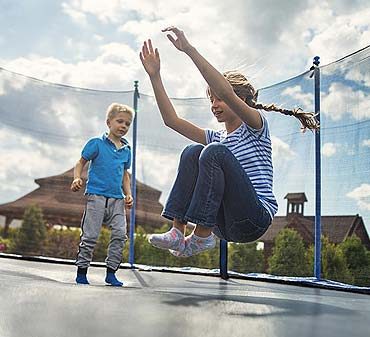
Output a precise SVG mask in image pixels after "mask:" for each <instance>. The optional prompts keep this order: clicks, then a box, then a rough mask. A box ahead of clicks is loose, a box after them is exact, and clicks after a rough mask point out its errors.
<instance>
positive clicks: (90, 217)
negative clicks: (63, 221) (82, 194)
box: [76, 194, 127, 270]
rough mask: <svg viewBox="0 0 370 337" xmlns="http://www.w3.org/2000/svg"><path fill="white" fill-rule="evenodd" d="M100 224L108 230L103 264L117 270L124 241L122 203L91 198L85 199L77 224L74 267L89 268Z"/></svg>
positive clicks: (110, 199)
mask: <svg viewBox="0 0 370 337" xmlns="http://www.w3.org/2000/svg"><path fill="white" fill-rule="evenodd" d="M103 223H104V224H105V225H107V226H108V227H109V228H110V229H111V238H110V241H109V245H108V255H107V258H106V260H105V263H106V265H107V267H108V268H111V269H113V270H117V269H118V268H119V265H120V263H121V261H122V251H123V247H124V245H125V242H126V240H127V235H126V233H127V230H126V217H125V208H124V199H114V198H106V197H104V196H101V195H94V194H90V195H87V203H86V208H85V212H84V215H83V217H82V222H81V230H82V234H81V238H80V245H79V250H78V253H77V258H76V265H77V267H79V268H88V267H89V265H90V262H91V260H92V256H93V251H94V247H95V244H96V242H97V240H98V237H99V233H100V230H101V227H102V224H103Z"/></svg>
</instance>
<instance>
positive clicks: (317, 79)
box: [313, 56, 321, 280]
mask: <svg viewBox="0 0 370 337" xmlns="http://www.w3.org/2000/svg"><path fill="white" fill-rule="evenodd" d="M319 64H320V57H319V56H315V57H314V59H313V67H314V68H313V71H314V83H315V85H314V90H315V114H317V116H316V118H317V119H318V121H319V122H320V68H319ZM315 162H316V165H315V171H316V174H315V177H316V178H315V194H316V198H315V261H314V265H315V267H314V268H315V271H314V276H315V277H316V279H318V280H320V279H321V137H320V132H315Z"/></svg>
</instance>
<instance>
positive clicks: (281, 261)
mask: <svg viewBox="0 0 370 337" xmlns="http://www.w3.org/2000/svg"><path fill="white" fill-rule="evenodd" d="M268 271H269V273H271V274H274V275H285V276H305V275H308V274H309V272H308V262H307V259H306V248H305V246H304V243H303V239H302V237H301V236H300V235H299V233H298V232H297V231H295V230H294V229H290V228H285V229H283V230H281V231H280V232H279V234H278V235H277V236H276V238H275V245H274V248H273V254H272V255H271V256H270V258H269V269H268Z"/></svg>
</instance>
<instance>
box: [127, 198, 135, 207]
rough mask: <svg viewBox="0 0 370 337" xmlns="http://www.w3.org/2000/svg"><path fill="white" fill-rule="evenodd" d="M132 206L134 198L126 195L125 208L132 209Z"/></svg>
mask: <svg viewBox="0 0 370 337" xmlns="http://www.w3.org/2000/svg"><path fill="white" fill-rule="evenodd" d="M133 204H134V198H133V197H132V195H126V197H125V206H126V207H127V208H132V206H133Z"/></svg>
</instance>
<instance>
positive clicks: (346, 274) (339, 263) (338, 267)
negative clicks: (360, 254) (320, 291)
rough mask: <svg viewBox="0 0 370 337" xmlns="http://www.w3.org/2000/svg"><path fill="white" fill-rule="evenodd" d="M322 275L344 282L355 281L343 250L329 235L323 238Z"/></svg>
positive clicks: (350, 282)
mask: <svg viewBox="0 0 370 337" xmlns="http://www.w3.org/2000/svg"><path fill="white" fill-rule="evenodd" d="M321 242H322V245H321V247H322V248H321V264H322V276H323V278H325V279H329V280H333V281H339V282H344V283H349V284H352V283H353V276H352V274H351V272H350V270H349V268H348V265H347V261H346V257H345V255H344V254H343V252H342V250H341V249H340V248H339V247H338V246H336V245H335V244H334V243H330V242H329V239H328V238H327V237H325V236H324V237H323V238H322V239H321Z"/></svg>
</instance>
